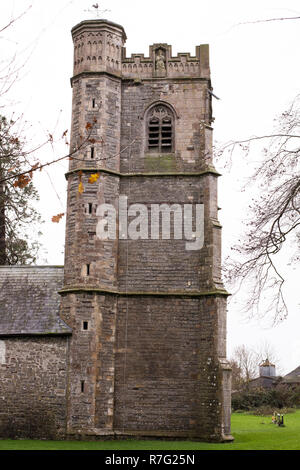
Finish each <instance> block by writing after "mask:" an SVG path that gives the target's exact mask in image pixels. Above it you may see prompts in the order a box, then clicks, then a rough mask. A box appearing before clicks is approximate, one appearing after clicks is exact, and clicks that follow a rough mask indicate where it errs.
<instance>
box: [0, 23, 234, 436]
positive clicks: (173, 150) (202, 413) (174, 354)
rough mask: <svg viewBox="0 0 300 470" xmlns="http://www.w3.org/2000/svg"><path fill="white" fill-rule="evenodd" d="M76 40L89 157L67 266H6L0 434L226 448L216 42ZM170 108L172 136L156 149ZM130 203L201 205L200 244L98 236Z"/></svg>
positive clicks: (75, 134)
mask: <svg viewBox="0 0 300 470" xmlns="http://www.w3.org/2000/svg"><path fill="white" fill-rule="evenodd" d="M72 37H73V41H74V76H73V78H72V79H71V84H72V88H73V103H72V127H71V143H70V148H71V151H73V150H76V148H78V146H80V148H79V150H77V151H76V152H75V154H74V155H73V158H72V159H71V160H70V166H69V171H68V173H67V175H66V177H67V180H68V199H67V220H66V245H65V266H64V272H62V268H59V267H52V268H51V267H45V268H42V267H32V268H29V267H27V268H26V267H23V268H21V267H20V268H6V267H5V268H0V283H1V282H2V283H3V287H4V286H5V285H7V289H3V290H1V293H0V296H2V298H1V300H2V305H1V309H2V311H1V318H0V384H1V392H0V436H11V437H26V436H33V437H59V438H68V439H69V438H78V437H80V438H90V439H91V438H93V439H104V438H124V437H132V436H135V437H139V438H142V437H155V438H169V439H172V438H182V439H196V440H208V441H222V440H231V439H232V437H231V435H230V379H231V375H230V374H231V371H230V368H229V367H228V363H227V361H226V297H227V295H228V293H227V292H226V290H225V289H224V286H223V284H222V279H221V226H220V224H219V222H218V206H217V178H218V176H219V174H218V173H217V171H216V170H215V168H214V167H213V161H212V127H211V124H212V121H213V118H212V114H211V113H212V111H211V94H210V93H209V91H210V90H211V83H210V71H209V54H208V46H207V45H202V46H197V47H196V55H195V56H191V55H190V54H187V53H181V54H178V55H177V56H176V57H172V51H171V46H169V45H167V44H164V43H157V44H153V45H152V46H150V50H149V57H144V55H143V54H132V56H131V57H130V58H127V57H126V51H125V48H124V47H123V46H124V42H125V40H126V35H125V32H124V29H123V28H122V27H121V26H119V25H117V24H115V23H112V22H109V21H106V20H91V21H83V22H82V23H79V24H78V25H77V26H75V27H74V28H73V29H72ZM160 109H163V110H165V113H164V114H162V115H164V116H165V117H166V119H167V121H161V122H167V123H168V124H167V127H168V126H169V127H168V128H170V126H171V134H168V132H169V131H168V132H166V131H163V130H161V131H160V132H161V134H160V137H159V139H158V140H157V142H158V143H157V144H156V143H155V145H154V144H153V145H154V148H153V145H152V143H153V141H155V142H156V137H155V138H154V137H153V133H152V134H151V125H150V124H149V123H150V120H151V119H152V118H153V119H154V121H151V122H158V121H155V119H156V116H157V115H159V112H160V111H159V110H160ZM150 118H151V119H150ZM168 119H169V120H168ZM87 123H90V124H89V125H88V126H87ZM170 123H171V124H170ZM159 125H160V124H159ZM164 125H165V124H161V126H164ZM152 127H153V128H155V129H156V124H153V125H152ZM162 129H163V127H162ZM155 132H156V130H155V131H154V134H155ZM164 132H166V133H165V134H164ZM88 133H90V134H91V135H90V140H89V142H88V145H82V146H81V143H82V142H83V141H84V140H85V137H86V136H87V135H88ZM165 135H166V136H167V137H164V136H165ZM170 135H171V137H170ZM91 139H92V140H91ZM166 142H167V143H166ZM151 145H152V147H151ZM93 173H99V174H100V177H99V178H98V179H97V180H96V181H95V182H94V183H93V184H90V183H89V182H88V179H89V178H90V176H91V175H92V174H93ZM79 183H81V186H83V192H82V191H79V190H78V189H79ZM120 195H126V196H127V197H128V205H131V204H143V205H144V206H146V207H147V208H149V209H150V208H151V205H152V204H168V205H169V206H171V205H172V204H180V205H184V204H191V203H194V204H203V205H204V244H203V247H202V248H201V249H199V250H196V251H194V250H190V251H189V250H187V249H186V240H185V239H182V240H181V239H174V238H173V237H171V239H162V237H159V238H158V239H150V238H149V239H137V240H132V239H127V238H126V237H125V239H122V236H120V238H118V237H117V238H116V239H114V240H110V239H107V240H101V239H100V238H99V237H98V236H97V223H98V220H99V217H98V213H97V208H98V207H99V205H100V204H103V203H106V204H111V205H112V206H113V207H114V208H115V210H116V213H117V214H118V211H119V205H118V201H119V196H120ZM148 228H149V233H150V231H151V222H150V220H149V227H148ZM121 235H122V234H121ZM14 291H15V292H16V294H15V300H13V301H11V299H12V298H13V296H14ZM58 291H59V294H60V310H59V308H58V307H59V302H58V294H57V292H58ZM22 297H23V298H24V302H23V303H22V302H21V298H22ZM11 305H13V306H14V308H12V307H11ZM58 310H59V312H58Z"/></svg>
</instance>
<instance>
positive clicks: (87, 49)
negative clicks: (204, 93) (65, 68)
mask: <svg viewBox="0 0 300 470" xmlns="http://www.w3.org/2000/svg"><path fill="white" fill-rule="evenodd" d="M72 37H73V42H74V75H78V74H80V73H82V72H108V73H111V74H114V75H116V76H119V77H122V78H125V79H126V78H129V79H151V78H184V77H186V78H204V79H209V78H210V70H209V46H208V45H207V44H202V45H200V46H196V54H195V56H191V54H190V53H189V52H180V53H178V54H177V56H174V57H173V56H172V46H171V45H169V44H166V43H154V44H152V45H151V46H149V57H145V56H144V54H131V56H130V57H126V49H125V47H124V43H125V41H126V33H125V31H124V29H123V27H122V26H120V25H118V24H116V23H113V22H110V21H107V20H90V21H82V22H81V23H79V24H78V25H77V26H75V27H74V28H73V29H72Z"/></svg>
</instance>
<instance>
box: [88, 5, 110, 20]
mask: <svg viewBox="0 0 300 470" xmlns="http://www.w3.org/2000/svg"><path fill="white" fill-rule="evenodd" d="M92 8H93V10H84V11H86V12H88V13H94V14H95V15H96V18H99V16H100V14H102V13H106V12H108V11H111V10H100V7H99V3H95V4H94V5H92Z"/></svg>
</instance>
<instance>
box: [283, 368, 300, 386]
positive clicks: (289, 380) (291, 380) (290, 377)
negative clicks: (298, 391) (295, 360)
mask: <svg viewBox="0 0 300 470" xmlns="http://www.w3.org/2000/svg"><path fill="white" fill-rule="evenodd" d="M281 383H282V384H286V385H291V386H292V385H295V386H296V385H300V366H299V367H297V368H296V369H294V370H292V372H290V373H289V374H287V375H285V376H284V377H283V379H282V381H281Z"/></svg>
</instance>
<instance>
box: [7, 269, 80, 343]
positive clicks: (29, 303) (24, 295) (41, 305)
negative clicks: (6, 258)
mask: <svg viewBox="0 0 300 470" xmlns="http://www.w3.org/2000/svg"><path fill="white" fill-rule="evenodd" d="M63 277H64V268H63V266H0V336H10V335H28V334H30V335H43V334H44V335H48V334H59V335H61V334H71V333H72V329H71V328H69V326H68V325H66V323H65V322H63V321H62V320H61V319H60V318H59V316H58V312H59V305H60V296H59V294H58V293H57V291H58V290H59V289H61V288H62V286H63Z"/></svg>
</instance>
